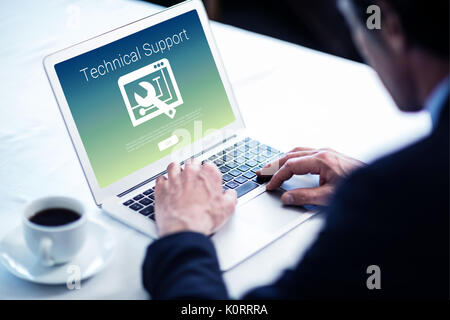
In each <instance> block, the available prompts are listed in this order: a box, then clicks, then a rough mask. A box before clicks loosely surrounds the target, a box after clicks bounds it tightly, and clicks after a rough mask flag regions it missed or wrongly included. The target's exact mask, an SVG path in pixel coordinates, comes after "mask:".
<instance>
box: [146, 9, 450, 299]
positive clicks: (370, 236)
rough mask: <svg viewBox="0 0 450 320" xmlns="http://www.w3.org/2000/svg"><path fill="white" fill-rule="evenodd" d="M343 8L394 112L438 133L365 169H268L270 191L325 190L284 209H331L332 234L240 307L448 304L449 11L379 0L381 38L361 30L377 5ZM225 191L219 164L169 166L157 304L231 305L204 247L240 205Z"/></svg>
mask: <svg viewBox="0 0 450 320" xmlns="http://www.w3.org/2000/svg"><path fill="white" fill-rule="evenodd" d="M339 4H340V7H341V9H342V11H343V13H344V15H345V17H346V18H347V21H348V22H349V25H350V27H351V29H352V34H353V37H354V40H355V42H356V44H357V46H358V47H359V49H360V51H361V52H362V53H363V55H364V56H365V58H366V60H367V61H368V63H369V64H370V65H371V66H372V67H373V68H374V69H375V70H376V71H377V73H378V75H379V76H380V78H381V80H382V81H383V83H384V84H385V86H386V87H387V88H388V90H389V92H390V93H391V95H392V97H393V98H394V100H395V102H396V104H397V105H398V107H399V108H400V109H401V110H404V111H417V110H420V109H422V108H426V109H427V110H429V112H430V114H431V118H432V123H433V130H432V133H431V134H430V135H429V136H428V137H426V138H424V139H423V140H421V141H419V142H417V143H416V144H414V145H413V146H410V147H408V148H405V149H404V150H401V151H400V152H397V153H394V154H392V155H390V156H388V157H386V158H384V159H381V160H379V161H377V162H375V163H374V164H372V165H369V166H366V167H364V168H360V167H361V165H362V164H361V163H360V162H358V161H356V160H353V159H350V158H348V157H345V156H343V155H341V154H339V153H337V152H335V151H332V150H313V149H308V148H297V149H294V150H293V151H291V152H289V153H288V154H287V155H286V156H284V157H283V158H281V159H280V160H279V162H275V163H272V164H270V165H268V167H267V168H266V169H267V170H270V169H271V168H275V169H278V167H280V168H279V170H276V171H275V172H274V174H273V177H272V179H271V181H270V182H269V183H268V185H267V189H268V190H273V189H275V188H277V187H279V186H280V184H281V183H282V182H283V181H284V180H286V179H288V178H290V177H291V176H292V175H293V174H306V173H314V174H319V175H320V186H319V187H317V188H313V189H298V190H292V191H289V192H286V193H285V194H283V196H282V198H281V201H283V203H284V204H287V205H303V204H326V205H328V208H327V213H326V224H325V226H324V228H323V230H322V231H321V233H320V235H319V237H318V239H317V240H316V242H315V243H314V244H313V245H312V246H311V248H310V249H309V250H308V252H307V253H306V255H305V256H304V258H303V259H302V261H301V262H300V263H299V264H298V265H297V267H296V268H295V269H293V270H289V271H286V272H285V273H284V275H283V276H282V277H281V278H280V279H279V280H278V281H276V282H275V283H274V284H272V285H268V286H265V287H261V288H256V289H254V290H252V291H251V292H249V293H248V294H247V295H246V296H245V297H244V298H249V299H259V298H262V299H300V298H305V299H309V298H365V299H366V298H382V299H390V298H401V299H405V298H439V299H448V294H449V106H448V104H449V102H448V95H449V78H448V74H449V60H448V53H449V46H448V39H449V37H448V1H433V2H426V1H420V2H419V1H410V0H377V1H375V4H376V5H378V6H379V7H380V8H381V14H382V18H381V29H379V30H369V29H368V28H367V27H366V18H367V15H366V14H365V12H366V8H367V7H368V6H369V5H370V4H373V2H372V3H369V2H366V1H362V0H361V1H358V0H342V1H340V2H339ZM356 169H358V170H356ZM260 174H261V173H260ZM220 184H221V177H220V173H219V172H218V170H217V169H216V168H215V167H214V166H213V165H212V164H205V165H201V164H199V163H196V162H190V163H188V164H186V166H185V168H184V170H181V169H180V166H179V165H177V164H173V163H172V164H171V165H170V166H169V167H168V178H164V177H160V178H159V179H158V181H157V184H156V221H157V224H158V229H159V233H160V235H161V239H159V240H157V241H155V242H154V243H153V244H151V245H150V247H149V249H148V252H147V256H146V259H145V262H144V266H143V274H144V279H143V281H144V285H145V287H146V288H147V290H148V291H149V292H150V294H151V295H152V297H153V298H156V299H179V298H205V299H226V298H228V295H227V291H226V288H225V286H224V283H223V280H222V276H221V273H220V270H219V267H218V263H217V258H216V255H215V251H214V247H213V245H212V243H211V241H210V240H209V238H208V235H209V234H211V233H213V232H214V231H215V230H217V229H219V228H220V226H221V225H223V224H224V223H225V222H226V220H227V218H228V217H229V216H230V215H231V214H232V212H233V210H234V206H235V204H236V194H235V193H234V192H233V191H227V192H225V193H222V191H221V187H220ZM338 185H339V187H338V188H337V186H338ZM370 266H372V267H370ZM368 268H369V269H368ZM367 270H369V271H370V270H374V271H371V272H378V273H379V276H380V278H379V280H380V281H378V280H373V281H372V280H369V281H367V279H368V277H369V275H368V274H367Z"/></svg>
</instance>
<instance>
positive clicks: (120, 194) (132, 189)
mask: <svg viewBox="0 0 450 320" xmlns="http://www.w3.org/2000/svg"><path fill="white" fill-rule="evenodd" d="M236 136H237V135H232V136H231V137H229V138H227V139H224V140H222V141H221V142H219V143H216V144H215V145H212V146H211V147H209V148H207V149H205V150H203V151H201V152H199V153H197V154H195V155H193V156H192V157H189V158H188V159H190V158H195V157H198V156H200V155H202V154H204V153H206V152H208V151H210V150H212V149H214V148H216V147H217V146H219V145H221V144H224V143H227V142H228V141H230V140H231V139H234V138H236ZM188 159H186V160H188ZM186 160H184V161H182V162H181V164H183V163H184V162H185V161H186ZM166 173H167V170H164V171H162V172H160V173H158V174H157V175H154V176H153V177H151V178H149V179H147V180H144V181H142V182H140V183H138V184H137V185H135V186H134V187H131V188H130V189H128V190H126V191H124V192H122V193H119V194H118V195H117V196H118V197H119V198H121V197H123V196H125V195H127V194H129V193H130V192H132V191H134V190H136V189H139V188H140V187H142V186H143V185H146V184H147V183H149V182H151V181H153V180H155V179H156V178H158V177H159V176H162V175H164V174H166Z"/></svg>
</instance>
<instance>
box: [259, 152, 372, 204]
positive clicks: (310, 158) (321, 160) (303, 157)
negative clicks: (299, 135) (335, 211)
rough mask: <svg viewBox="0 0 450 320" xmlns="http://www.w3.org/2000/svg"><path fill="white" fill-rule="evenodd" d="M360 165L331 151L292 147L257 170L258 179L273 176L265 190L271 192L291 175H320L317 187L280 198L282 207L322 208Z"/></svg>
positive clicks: (296, 191) (287, 193)
mask: <svg viewBox="0 0 450 320" xmlns="http://www.w3.org/2000/svg"><path fill="white" fill-rule="evenodd" d="M363 165H364V163H363V162H361V161H358V160H356V159H353V158H349V157H347V156H344V155H342V154H340V153H338V152H336V151H334V150H331V149H312V148H295V149H293V150H291V151H290V152H288V153H287V154H285V155H284V156H283V157H282V158H280V159H278V160H275V161H274V162H272V163H269V164H268V165H266V166H265V167H264V168H262V169H260V170H258V171H257V172H256V174H257V175H258V176H270V175H273V176H272V178H271V179H270V181H269V183H268V184H267V186H266V188H267V190H274V189H276V188H278V187H279V186H281V184H282V183H283V182H284V181H286V180H288V179H289V178H291V177H292V176H293V175H294V174H307V173H312V174H318V175H320V180H319V181H320V182H319V187H317V188H299V189H294V190H290V191H287V192H285V193H284V194H283V196H282V197H281V201H282V202H283V203H284V204H286V205H305V204H315V205H325V204H327V202H328V200H329V198H330V196H331V195H332V194H333V193H334V190H335V188H336V184H337V182H338V181H339V180H340V179H341V178H343V177H346V176H347V175H348V174H349V173H350V172H352V171H353V170H355V169H357V168H359V167H361V166H363Z"/></svg>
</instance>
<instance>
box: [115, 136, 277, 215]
mask: <svg viewBox="0 0 450 320" xmlns="http://www.w3.org/2000/svg"><path fill="white" fill-rule="evenodd" d="M281 154H282V153H281V152H280V151H278V150H276V149H274V148H271V147H269V146H267V145H265V144H262V143H260V142H259V141H256V140H253V139H250V138H245V139H244V140H242V141H240V142H238V143H235V144H234V145H232V146H230V147H228V148H225V149H224V150H223V151H220V152H218V153H216V154H215V155H213V156H211V157H209V158H208V161H212V162H214V163H215V164H216V165H217V167H218V168H219V170H220V172H221V173H222V188H223V190H227V189H234V190H236V192H237V196H238V198H239V197H242V196H243V195H245V194H247V193H248V192H250V191H252V190H253V189H256V188H257V187H259V186H260V185H261V184H263V183H264V181H262V180H260V179H258V178H257V177H256V173H255V172H256V171H257V170H258V169H260V168H262V167H264V166H265V165H266V164H267V163H269V162H271V161H273V160H275V159H277V158H279V157H280V156H281ZM205 161H206V160H205ZM154 191H155V189H154V187H153V188H150V189H148V190H146V191H144V192H143V193H141V194H138V195H136V196H134V197H133V198H131V199H129V200H127V201H125V202H123V205H124V206H126V207H128V208H130V209H131V210H134V211H136V212H139V213H140V214H142V215H144V216H146V217H148V218H149V219H152V220H155V209H154V208H155V194H154Z"/></svg>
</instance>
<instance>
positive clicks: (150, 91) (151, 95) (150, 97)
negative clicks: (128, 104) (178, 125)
mask: <svg viewBox="0 0 450 320" xmlns="http://www.w3.org/2000/svg"><path fill="white" fill-rule="evenodd" d="M139 85H140V86H141V87H142V88H144V89H145V90H146V91H147V95H146V96H145V97H141V96H140V95H138V94H137V93H136V92H135V93H134V99H135V100H136V102H137V103H138V105H139V106H141V107H142V108H141V109H140V110H139V114H140V115H141V116H144V115H145V114H146V113H147V111H148V110H150V108H149V107H150V106H151V105H154V106H155V107H156V108H158V109H159V110H161V111H162V112H164V113H165V114H166V115H167V116H168V117H169V118H171V119H173V117H175V112H176V110H175V108H174V107H172V106H170V105H168V104H167V103H165V102H164V101H162V100H160V99H158V98H157V97H156V91H155V88H154V87H153V85H152V84H151V83H149V82H147V81H142V82H139Z"/></svg>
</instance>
